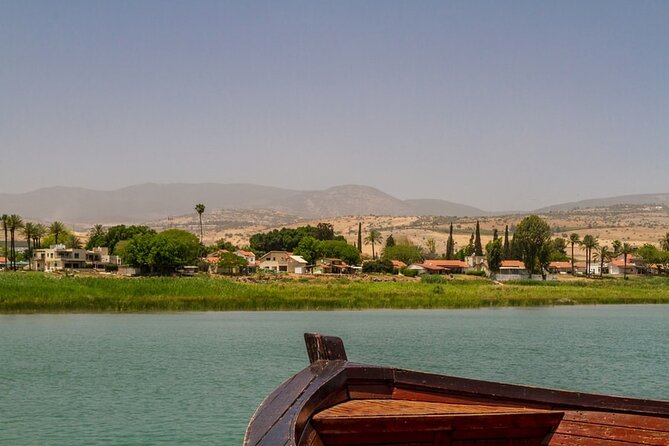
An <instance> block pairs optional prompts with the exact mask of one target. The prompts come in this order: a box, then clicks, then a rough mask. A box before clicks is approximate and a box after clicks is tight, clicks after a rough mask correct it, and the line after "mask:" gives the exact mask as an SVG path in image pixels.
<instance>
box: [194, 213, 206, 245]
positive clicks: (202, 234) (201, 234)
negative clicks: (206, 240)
mask: <svg viewBox="0 0 669 446" xmlns="http://www.w3.org/2000/svg"><path fill="white" fill-rule="evenodd" d="M195 211H196V212H197V214H198V215H199V216H200V243H202V239H203V236H204V232H203V231H202V214H203V213H204V205H203V204H202V203H198V204H196V205H195Z"/></svg>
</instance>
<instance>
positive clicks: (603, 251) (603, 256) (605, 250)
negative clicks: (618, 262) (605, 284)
mask: <svg viewBox="0 0 669 446" xmlns="http://www.w3.org/2000/svg"><path fill="white" fill-rule="evenodd" d="M612 257H613V251H611V248H609V246H608V245H604V246H600V247H599V249H597V252H595V256H594V258H595V260H597V259H599V277H603V276H604V262H608V261H609V260H611V258H612Z"/></svg>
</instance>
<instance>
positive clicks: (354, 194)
mask: <svg viewBox="0 0 669 446" xmlns="http://www.w3.org/2000/svg"><path fill="white" fill-rule="evenodd" d="M196 203H204V204H205V205H206V206H207V209H208V210H209V211H213V210H220V209H250V210H259V209H265V210H272V211H278V212H282V213H286V214H291V215H295V216H297V217H301V218H323V217H334V216H341V215H416V214H420V215H424V214H435V215H483V214H485V212H484V211H481V210H478V209H475V208H471V207H469V206H463V205H459V204H456V203H450V202H446V201H441V200H407V201H402V200H400V199H398V198H395V197H393V196H391V195H388V194H386V193H384V192H382V191H380V190H378V189H375V188H373V187H369V186H358V185H345V186H336V187H331V188H329V189H326V190H322V191H297V190H290V189H282V188H277V187H269V186H258V185H253V184H216V183H202V184H152V183H150V184H141V185H136V186H130V187H126V188H123V189H117V190H113V191H96V190H90V189H83V188H75V187H52V188H45V189H39V190H36V191H32V192H28V193H23V194H0V211H1V212H2V213H8V214H12V213H15V214H19V215H22V216H24V217H25V218H27V219H37V220H43V221H53V220H62V221H66V222H70V223H83V224H93V223H107V224H109V223H136V222H145V221H149V220H158V219H162V218H167V217H169V216H174V215H184V214H188V213H190V212H193V207H194V206H195V204H196ZM430 205H433V207H432V208H430Z"/></svg>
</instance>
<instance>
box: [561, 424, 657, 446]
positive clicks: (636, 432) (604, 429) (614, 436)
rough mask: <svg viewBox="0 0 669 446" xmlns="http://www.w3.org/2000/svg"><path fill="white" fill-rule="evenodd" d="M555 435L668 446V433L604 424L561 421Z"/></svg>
mask: <svg viewBox="0 0 669 446" xmlns="http://www.w3.org/2000/svg"><path fill="white" fill-rule="evenodd" d="M556 433H558V434H566V435H572V436H579V437H588V438H597V439H608V440H616V441H622V442H628V443H637V444H648V445H658V446H667V445H669V432H661V431H655V430H648V429H638V428H630V427H619V426H611V425H606V424H593V423H582V422H574V421H563V422H562V423H560V426H559V427H558V429H557V431H556Z"/></svg>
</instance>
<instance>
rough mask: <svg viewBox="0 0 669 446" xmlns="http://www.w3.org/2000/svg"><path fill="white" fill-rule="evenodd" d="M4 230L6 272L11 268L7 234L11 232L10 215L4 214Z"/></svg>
mask: <svg viewBox="0 0 669 446" xmlns="http://www.w3.org/2000/svg"><path fill="white" fill-rule="evenodd" d="M1 218H2V229H3V230H4V231H5V252H4V254H5V270H6V269H8V268H9V264H8V261H9V251H8V248H7V233H8V232H9V215H7V214H2V217H1Z"/></svg>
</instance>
